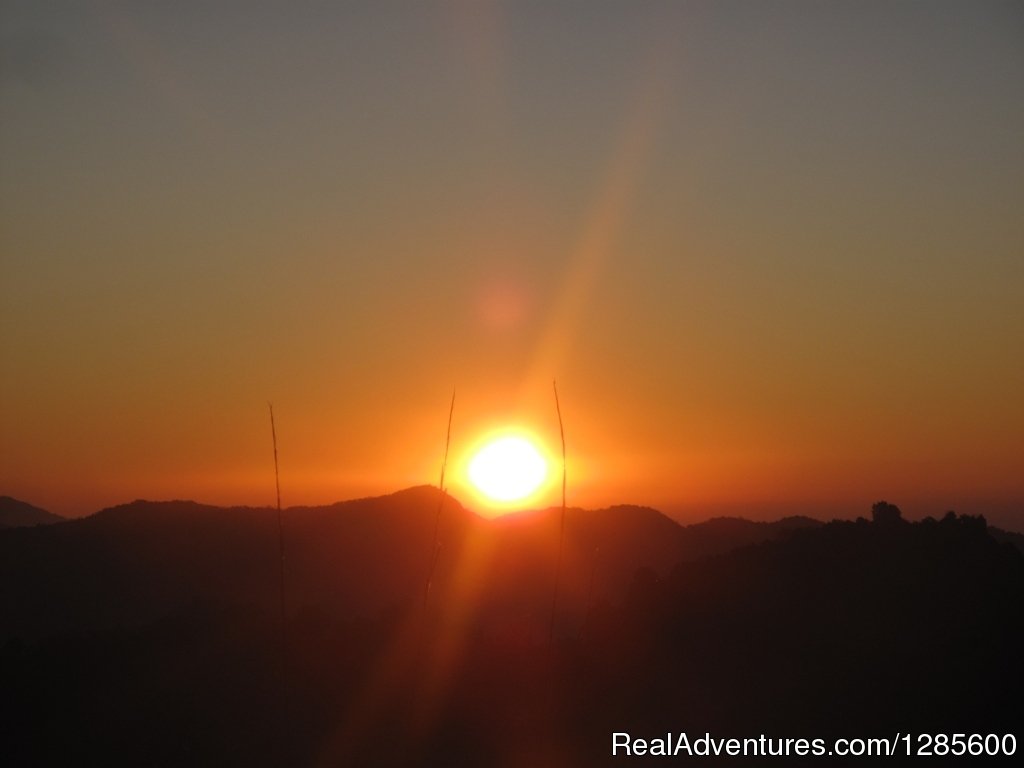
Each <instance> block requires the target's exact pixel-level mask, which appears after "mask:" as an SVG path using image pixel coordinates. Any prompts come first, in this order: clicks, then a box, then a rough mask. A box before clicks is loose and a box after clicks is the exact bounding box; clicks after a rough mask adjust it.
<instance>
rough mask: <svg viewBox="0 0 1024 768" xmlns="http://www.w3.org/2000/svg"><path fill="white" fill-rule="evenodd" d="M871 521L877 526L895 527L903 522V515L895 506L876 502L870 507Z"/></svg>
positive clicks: (885, 502) (886, 502)
mask: <svg viewBox="0 0 1024 768" xmlns="http://www.w3.org/2000/svg"><path fill="white" fill-rule="evenodd" d="M871 520H872V521H873V522H875V523H877V524H878V525H895V524H896V523H901V522H903V513H902V512H900V508H899V507H897V506H896V505H895V504H890V503H889V502H888V501H876V502H875V503H874V504H872V505H871Z"/></svg>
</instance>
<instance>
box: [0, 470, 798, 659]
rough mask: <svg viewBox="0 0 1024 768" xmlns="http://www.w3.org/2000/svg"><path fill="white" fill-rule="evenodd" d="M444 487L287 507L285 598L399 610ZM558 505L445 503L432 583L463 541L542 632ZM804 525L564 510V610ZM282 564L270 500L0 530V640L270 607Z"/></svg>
mask: <svg viewBox="0 0 1024 768" xmlns="http://www.w3.org/2000/svg"><path fill="white" fill-rule="evenodd" d="M438 494H439V492H438V491H437V489H436V488H432V487H430V486H421V487H417V488H410V489H407V490H405V491H400V492H398V493H395V494H391V495H388V496H382V497H375V498H366V499H357V500H353V501H346V502H340V503H337V504H332V505H329V506H321V507H291V508H289V509H287V510H286V511H285V549H286V579H287V594H288V600H289V603H290V604H291V605H292V606H293V607H294V608H295V609H297V610H302V609H309V610H315V611H318V612H321V613H325V614H327V615H329V616H332V617H334V618H343V619H349V618H360V617H362V618H372V617H374V616H376V615H378V614H380V613H382V612H386V611H392V612H393V611H401V610H404V609H406V608H408V607H409V604H410V601H415V600H418V599H419V596H420V593H421V591H422V589H423V585H424V582H425V579H426V576H427V572H428V570H429V564H430V558H431V557H432V545H433V528H434V525H435V519H436V516H437V508H438V500H439V495H438ZM559 513H560V510H555V509H548V510H540V511H536V512H527V513H522V514H517V515H508V516H506V517H502V518H498V519H496V520H484V519H482V518H480V517H479V516H477V515H476V514H474V513H472V512H470V511H468V510H466V509H465V508H464V507H463V506H462V505H461V504H460V503H459V502H458V501H456V500H455V499H453V498H451V497H446V498H445V503H444V508H443V512H442V515H441V529H440V532H439V538H440V543H441V553H440V555H439V557H438V563H437V567H438V570H437V573H436V574H435V577H434V578H435V581H436V582H437V583H438V584H439V585H441V586H442V587H443V585H444V584H445V583H447V581H448V580H450V579H451V578H452V577H453V572H452V568H453V567H454V566H455V565H456V564H457V563H459V562H461V561H462V560H463V559H464V553H465V551H466V547H467V546H472V548H473V549H474V551H475V552H480V553H486V561H485V563H484V566H483V568H482V570H481V571H480V572H478V573H476V574H475V575H474V579H475V580H476V581H477V582H478V583H479V585H478V586H479V588H478V590H477V591H478V592H479V593H480V595H482V596H483V595H485V596H486V603H487V606H486V607H487V609H488V610H492V611H494V612H498V613H501V612H502V611H501V610H498V609H499V608H500V609H502V610H504V613H505V617H504V618H500V619H496V621H498V623H503V624H505V625H510V624H518V626H519V630H518V631H520V632H521V633H523V632H525V633H527V635H528V634H529V633H531V632H532V633H533V634H535V635H537V636H540V635H543V634H545V633H546V632H547V624H546V622H547V620H548V619H547V612H546V610H545V609H544V608H543V606H544V605H545V601H546V599H547V598H546V597H545V596H546V595H548V593H549V592H550V589H551V578H552V573H553V570H554V559H555V555H556V552H555V549H554V547H555V543H556V541H557V535H556V534H557V526H558V524H559V522H558V518H559ZM805 524H808V523H806V522H797V523H793V521H792V520H784V521H780V522H779V523H777V524H769V523H750V522H748V521H745V520H738V519H721V520H712V521H708V522H707V523H702V524H698V525H692V526H686V527H684V526H680V525H679V524H678V523H676V522H675V521H673V520H671V519H670V518H668V517H666V516H664V515H662V514H661V513H660V512H657V511H656V510H653V509H649V508H643V507H629V506H619V507H611V508H608V509H602V510H594V511H589V510H578V509H573V510H570V511H569V514H568V518H567V529H566V548H565V562H564V595H563V597H564V600H565V603H566V609H567V612H566V615H567V617H568V618H569V619H570V620H575V621H577V622H579V621H582V620H583V613H584V611H585V609H586V604H587V603H588V601H589V602H590V603H594V602H597V601H601V600H612V601H618V600H621V599H622V597H623V596H624V595H625V592H626V590H627V588H628V586H629V584H630V581H631V579H632V576H633V574H634V573H635V571H636V570H637V569H638V568H641V567H649V568H654V569H656V570H657V571H659V572H664V573H667V572H668V570H669V569H671V568H672V567H673V566H674V565H675V564H676V563H677V562H679V561H681V560H688V559H693V558H696V557H701V556H707V555H710V554H717V553H719V552H722V551H727V550H728V549H731V548H734V547H736V546H740V545H743V544H749V543H753V542H757V541H763V540H766V539H770V538H773V537H776V536H779V535H784V534H785V533H786V532H788V531H790V530H792V529H793V528H798V527H801V526H803V525H805ZM474 556H479V555H474ZM277 568H278V540H277V512H276V510H273V509H271V508H270V507H261V508H251V507H230V508H225V507H214V506H209V505H203V504H197V503H195V502H191V501H167V502H151V501H134V502H131V503H129V504H124V505H121V506H117V507H112V508H109V509H104V510H102V511H100V512H98V513H96V514H94V515H91V516H89V517H86V518H81V519H77V520H70V521H66V522H64V523H62V524H61V525H58V526H50V527H46V528H33V529H21V530H16V531H6V532H5V535H4V536H0V637H4V636H13V635H17V636H20V637H35V636H40V635H46V634H52V633H54V632H61V631H82V630H97V629H109V628H113V627H121V626H139V625H142V624H145V623H147V622H151V621H154V620H156V619H158V618H160V617H162V616H164V615H166V614H168V613H170V612H172V611H180V610H183V609H186V608H187V607H189V606H192V605H200V604H216V605H234V606H248V607H250V608H252V609H255V610H258V611H262V612H274V611H276V610H277V607H278V592H277V590H278V570H277ZM40 605H46V606H48V608H47V610H46V611H40V610H39V609H38V606H40ZM515 606H519V608H518V609H517V610H513V608H514V607H515ZM510 615H511V616H515V617H516V618H515V619H509V618H508V617H509V616H510ZM510 631H511V630H510ZM524 639H525V638H524Z"/></svg>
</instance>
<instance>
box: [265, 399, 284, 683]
mask: <svg viewBox="0 0 1024 768" xmlns="http://www.w3.org/2000/svg"><path fill="white" fill-rule="evenodd" d="M267 407H268V408H269V409H270V437H271V439H272V440H273V441H274V485H275V487H276V488H277V546H278V551H279V552H280V555H281V557H280V560H281V562H280V576H281V675H282V677H283V676H284V669H285V665H286V660H287V658H288V621H287V613H286V612H285V601H284V520H283V518H282V516H281V475H280V473H279V472H278V467H277V429H276V428H275V427H274V406H273V405H272V404H271V403H267Z"/></svg>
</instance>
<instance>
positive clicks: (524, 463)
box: [467, 436, 548, 504]
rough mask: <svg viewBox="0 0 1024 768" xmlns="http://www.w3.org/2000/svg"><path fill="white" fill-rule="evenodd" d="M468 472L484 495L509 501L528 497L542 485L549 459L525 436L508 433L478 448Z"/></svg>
mask: <svg viewBox="0 0 1024 768" xmlns="http://www.w3.org/2000/svg"><path fill="white" fill-rule="evenodd" d="M467 474H468V475H469V481H470V482H471V483H472V484H473V486H474V487H475V488H476V489H477V490H478V491H479V492H480V493H481V494H483V496H484V497H485V498H487V499H488V500H489V501H492V502H495V503H499V504H507V503H510V502H515V501H520V500H522V499H525V498H526V497H527V496H529V495H530V494H531V493H533V492H534V491H536V490H537V489H538V488H540V486H541V484H542V483H543V482H544V480H545V478H546V477H547V475H548V463H547V461H546V460H545V459H544V457H543V456H542V455H541V453H540V451H539V450H537V447H536V446H535V445H534V444H533V443H532V442H530V441H529V440H527V439H526V438H524V437H519V436H506V437H499V438H497V439H495V440H492V441H490V442H489V443H487V444H486V445H484V447H483V448H481V449H480V450H479V451H477V452H476V454H474V456H473V458H472V459H470V462H469V467H468V469H467Z"/></svg>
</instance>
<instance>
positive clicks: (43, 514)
mask: <svg viewBox="0 0 1024 768" xmlns="http://www.w3.org/2000/svg"><path fill="white" fill-rule="evenodd" d="M63 519H64V518H63V517H61V516H60V515H55V514H53V513H52V512H47V511H46V510H45V509H40V508H39V507H36V506H33V505H31V504H29V503H28V502H25V501H19V500H18V499H14V498H11V497H10V496H0V528H21V527H23V526H27V525H50V524H51V523H59V522H60V521H61V520H63Z"/></svg>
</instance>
